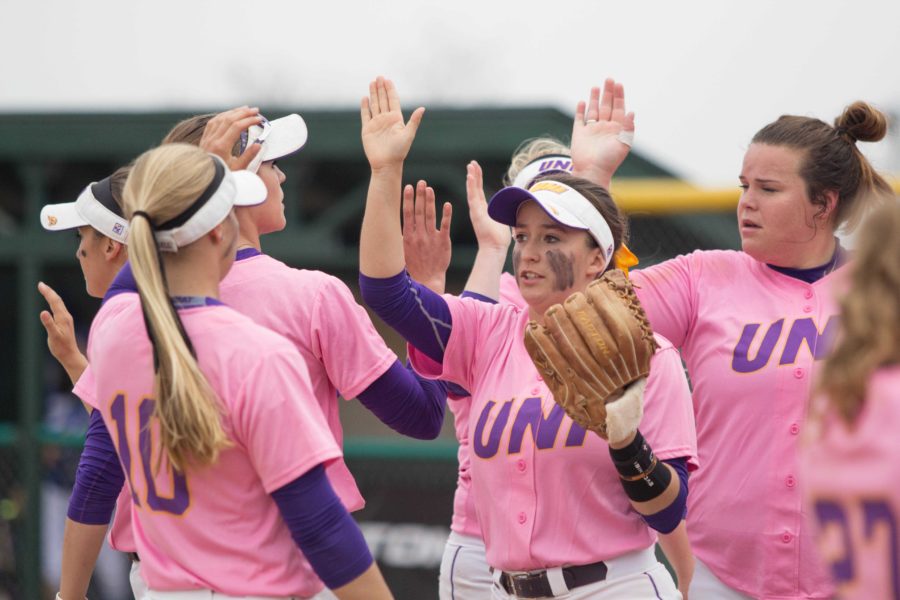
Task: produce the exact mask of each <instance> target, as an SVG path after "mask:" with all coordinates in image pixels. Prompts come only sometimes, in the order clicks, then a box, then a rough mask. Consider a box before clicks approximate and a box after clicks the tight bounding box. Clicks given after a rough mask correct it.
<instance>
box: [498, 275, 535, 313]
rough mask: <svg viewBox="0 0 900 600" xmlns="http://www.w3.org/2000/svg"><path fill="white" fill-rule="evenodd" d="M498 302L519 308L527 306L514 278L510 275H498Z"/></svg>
mask: <svg viewBox="0 0 900 600" xmlns="http://www.w3.org/2000/svg"><path fill="white" fill-rule="evenodd" d="M500 302H501V303H505V304H512V305H513V306H518V307H519V308H526V307H527V306H528V304H527V303H526V302H525V298H523V297H522V292H520V291H519V284H518V283H516V278H515V277H514V276H513V275H511V274H510V273H503V274H502V275H500Z"/></svg>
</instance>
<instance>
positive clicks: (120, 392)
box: [88, 294, 340, 596]
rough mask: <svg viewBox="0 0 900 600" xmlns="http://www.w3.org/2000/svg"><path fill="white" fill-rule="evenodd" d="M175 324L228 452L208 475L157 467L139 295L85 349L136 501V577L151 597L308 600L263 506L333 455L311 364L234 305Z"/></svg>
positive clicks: (205, 470) (286, 539)
mask: <svg viewBox="0 0 900 600" xmlns="http://www.w3.org/2000/svg"><path fill="white" fill-rule="evenodd" d="M180 315H181V318H182V321H183V323H184V326H185V329H186V331H187V333H188V335H189V336H190V339H191V341H192V343H193V346H194V348H195V350H196V352H197V359H198V362H199V364H200V368H201V369H202V371H203V373H204V375H205V376H206V377H207V380H208V381H209V382H210V384H211V385H212V387H213V389H214V390H215V392H216V394H217V396H218V398H219V399H220V402H221V403H222V408H223V426H224V428H225V432H226V434H227V436H228V438H229V439H230V440H231V442H232V444H233V445H232V446H231V447H229V448H227V449H225V450H223V451H222V452H221V454H220V456H219V459H218V461H217V462H216V463H215V464H214V465H212V466H209V467H202V468H188V469H187V471H186V473H184V474H179V473H177V472H175V471H173V470H172V469H171V467H170V466H169V465H168V464H167V461H165V460H162V461H161V462H158V461H159V458H160V455H161V452H160V448H159V445H158V436H159V425H158V421H156V420H155V419H154V418H153V417H152V413H153V408H154V407H153V403H154V400H153V397H152V396H153V388H154V385H153V362H152V352H151V346H150V342H149V340H148V339H147V334H146V328H145V325H144V319H143V316H142V313H141V306H140V300H139V298H138V296H137V295H136V294H121V295H119V296H116V297H114V298H112V299H110V300H109V301H107V303H106V304H104V306H103V307H102V308H101V309H100V312H99V313H98V314H97V317H96V319H95V320H94V323H93V325H92V327H91V336H90V340H89V344H88V355H89V359H90V362H91V366H92V369H93V373H94V378H95V381H96V384H95V393H94V394H93V396H94V408H95V409H98V410H100V411H101V412H102V415H103V420H104V423H105V424H106V426H107V429H109V432H110V435H111V437H112V439H113V443H114V444H115V445H116V447H117V451H118V453H119V458H120V459H121V461H122V466H123V470H124V471H125V473H126V474H127V480H128V482H129V485H130V487H131V490H132V495H133V498H134V503H133V507H134V510H133V516H134V520H133V522H132V527H133V530H134V536H135V539H136V542H137V550H138V553H139V554H140V556H141V563H140V564H141V574H142V575H143V577H144V579H145V580H146V581H147V584H148V586H149V587H150V589H155V590H188V589H197V588H205V589H212V590H214V591H218V592H220V593H224V594H229V595H235V596H245V595H256V596H259V595H264V596H290V595H299V596H311V595H314V594H316V593H318V591H319V590H321V589H322V587H323V586H322V583H321V582H320V581H319V580H318V578H316V577H315V575H314V574H313V573H312V570H311V568H310V566H309V564H308V563H307V562H306V560H305V558H304V557H303V555H302V554H301V553H300V551H299V549H298V548H297V547H296V545H295V544H294V541H293V540H292V538H291V534H290V532H289V531H288V528H287V526H286V525H285V524H284V521H283V520H282V519H281V515H280V513H279V511H278V508H277V506H276V505H275V502H274V501H273V500H272V498H271V496H270V494H271V492H273V491H275V490H277V489H279V488H280V487H283V486H284V485H285V484H287V483H290V482H291V481H293V480H294V479H296V478H297V477H299V476H300V475H302V474H304V473H305V472H307V471H308V470H309V469H311V468H312V467H314V466H316V465H318V464H321V463H326V462H329V461H333V460H335V459H337V458H338V457H340V449H339V448H338V447H337V444H336V443H335V441H334V438H333V436H332V435H331V432H330V431H329V429H328V425H327V424H326V423H325V419H324V418H323V416H322V413H321V411H320V410H319V407H318V403H317V402H316V400H315V398H314V396H313V392H312V389H311V385H310V382H309V376H308V374H307V372H306V366H305V364H304V362H303V360H302V359H301V357H300V356H299V354H298V353H297V351H296V350H295V349H294V347H293V346H292V345H291V344H290V343H289V342H288V341H287V340H285V339H284V338H282V337H281V336H279V335H277V334H275V333H272V332H271V331H268V330H266V329H264V328H263V327H260V326H259V325H257V324H256V323H254V322H253V321H251V320H250V319H249V318H247V317H245V316H243V315H241V314H239V313H238V312H236V311H234V310H233V309H231V308H229V307H226V306H203V307H197V308H190V309H186V310H182V311H181V312H180ZM156 465H159V470H158V472H156V473H154V471H153V469H154V468H155V467H156Z"/></svg>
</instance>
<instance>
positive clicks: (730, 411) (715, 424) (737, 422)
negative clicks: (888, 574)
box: [631, 251, 845, 599]
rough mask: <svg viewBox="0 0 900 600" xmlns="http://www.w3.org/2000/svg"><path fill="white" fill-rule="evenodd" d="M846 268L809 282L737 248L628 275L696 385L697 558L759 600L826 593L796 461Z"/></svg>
mask: <svg viewBox="0 0 900 600" xmlns="http://www.w3.org/2000/svg"><path fill="white" fill-rule="evenodd" d="M844 271H845V269H839V270H838V271H837V272H835V273H832V274H831V275H828V276H827V277H825V278H823V279H821V280H819V281H817V282H816V283H813V284H807V283H804V282H803V281H800V280H798V279H795V278H793V277H789V276H787V275H783V274H781V273H779V272H777V271H775V270H773V269H770V268H769V267H767V266H766V265H765V264H763V263H760V262H759V261H756V260H754V259H753V258H751V257H750V256H748V255H747V254H744V253H743V252H734V251H702V252H694V253H692V254H689V255H686V256H679V257H677V258H674V259H672V260H669V261H666V262H664V263H662V264H660V265H656V266H653V267H650V268H648V269H643V270H640V271H632V273H631V278H632V280H633V281H634V285H635V289H636V291H637V294H638V296H639V298H640V300H641V303H642V304H643V306H644V309H645V310H646V311H647V315H648V316H649V317H650V323H651V325H652V326H653V328H654V330H656V331H658V332H659V333H661V334H662V335H664V336H665V337H667V338H668V339H670V340H671V341H672V343H673V344H675V346H676V347H678V348H680V349H681V354H682V357H683V358H684V360H685V362H686V363H687V367H688V373H689V374H690V378H691V383H692V384H693V390H694V391H693V397H694V412H695V413H696V416H697V445H698V449H699V451H700V460H701V462H702V464H703V468H702V469H700V470H699V471H698V472H697V473H696V475H694V476H693V477H692V478H691V491H690V505H689V510H688V534H689V537H690V540H691V545H692V547H693V550H694V553H695V554H696V555H697V557H698V558H699V559H700V560H702V561H703V562H704V563H705V564H706V565H707V566H708V567H709V568H710V569H711V570H712V572H713V573H714V574H715V575H716V576H717V577H718V578H719V579H721V580H722V581H723V582H724V583H726V584H727V585H729V586H730V587H732V588H734V589H736V590H739V591H741V592H743V593H745V594H748V595H750V596H753V597H755V598H780V599H784V598H827V597H830V590H831V587H830V584H829V582H828V577H827V574H826V572H825V570H824V568H823V566H822V564H821V563H820V561H819V560H818V559H817V557H816V554H815V550H814V548H813V540H812V536H811V534H810V531H809V529H808V527H806V526H805V524H804V518H803V514H802V510H801V503H802V494H801V489H802V488H803V487H804V485H805V482H804V481H803V480H802V478H801V476H800V474H799V465H798V460H799V457H800V452H799V449H800V439H801V435H800V434H801V433H802V432H803V429H804V425H805V422H806V407H807V399H808V398H809V394H810V391H811V387H812V384H813V380H814V375H815V369H816V368H817V366H818V365H819V364H820V363H819V362H818V361H820V360H821V359H822V358H824V356H825V353H826V350H827V349H828V347H829V345H830V340H831V339H832V338H833V336H834V334H835V330H836V326H837V312H838V311H837V306H836V304H835V302H834V300H833V297H832V295H833V292H834V284H835V282H836V281H838V280H839V279H840V278H841V273H843V272H844Z"/></svg>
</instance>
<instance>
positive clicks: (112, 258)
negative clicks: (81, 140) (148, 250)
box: [38, 167, 146, 600]
mask: <svg viewBox="0 0 900 600" xmlns="http://www.w3.org/2000/svg"><path fill="white" fill-rule="evenodd" d="M129 172H130V167H122V168H120V169H118V170H117V171H116V172H114V173H113V174H112V175H111V176H109V177H107V178H106V179H103V180H101V181H98V182H94V183H91V184H90V185H88V186H87V187H86V188H85V189H84V190H83V191H82V192H81V194H79V196H78V199H77V200H76V201H75V202H69V203H64V204H49V205H47V206H44V207H43V209H42V210H41V224H42V225H43V226H44V228H45V229H47V230H49V231H65V230H70V229H77V231H78V237H79V245H78V249H77V250H76V257H77V258H78V262H79V264H80V266H81V270H82V274H83V275H84V279H85V284H86V287H87V291H88V294H89V295H91V296H94V297H98V298H99V297H104V296H105V295H106V294H107V293H108V290H109V288H110V286H111V284H112V281H113V279H114V277H115V276H116V273H117V272H118V271H119V270H120V269H121V267H122V266H123V265H124V264H125V262H126V260H127V258H128V248H127V245H126V241H127V236H128V221H127V220H126V219H125V216H124V214H123V211H122V189H123V188H124V187H125V180H126V179H127V178H128V173H129ZM38 291H40V293H41V294H42V295H43V296H44V298H45V299H46V300H47V303H48V304H49V306H50V311H42V312H41V314H40V318H41V323H43V325H44V327H45V328H46V330H47V345H48V346H49V348H50V352H51V354H53V356H54V358H56V359H57V360H58V361H59V363H60V364H61V365H62V366H63V368H65V370H66V372H67V373H68V375H69V377H70V379H71V380H72V383H73V384H74V385H75V389H74V390H73V391H74V393H75V394H76V395H77V396H78V397H79V398H81V399H82V401H83V402H85V406H86V407H89V406H90V404H89V398H90V397H91V396H92V391H90V389H89V388H90V386H91V385H92V384H93V381H92V377H91V375H90V372H88V376H87V377H84V379H82V375H83V373H85V371H86V369H87V365H88V363H87V358H86V357H85V356H84V355H83V354H81V351H80V350H79V349H78V344H77V342H76V340H75V330H74V326H73V321H72V316H71V315H70V314H69V311H68V310H67V309H66V306H65V303H64V302H63V300H62V298H60V297H59V295H58V294H57V293H56V292H55V291H54V290H53V289H51V288H50V286H48V285H46V284H44V283H39V284H38ZM88 380H91V381H88ZM90 411H91V409H90V408H89V410H88V412H90ZM96 435H97V427H96V424H95V425H94V426H93V427H91V428H90V429H89V430H88V439H87V441H86V444H87V445H92V444H93V443H94V439H93V438H94V436H96ZM83 459H84V457H83ZM88 468H89V465H85V464H84V463H83V460H82V461H80V463H79V473H80V474H81V476H80V477H77V478H76V485H75V489H74V490H73V493H74V494H75V495H76V498H81V499H82V500H83V501H84V500H86V499H85V498H84V495H85V494H84V492H85V486H84V481H83V480H84V473H85V470H86V469H88ZM77 504H78V503H77V502H76V503H75V505H73V504H72V503H71V502H70V505H73V508H74V510H75V511H77V512H78V513H79V514H80V515H81V517H80V519H81V522H78V521H73V520H72V519H67V520H66V533H65V538H64V548H63V552H62V570H61V573H60V590H61V594H62V595H63V596H64V597H72V598H79V597H83V596H84V594H85V593H86V592H87V589H88V586H89V584H90V579H91V572H92V571H93V566H91V567H90V568H85V563H84V561H85V557H86V556H90V557H94V558H93V560H91V561H90V562H91V565H93V563H94V561H95V560H96V557H97V555H98V553H99V552H100V547H101V546H102V544H103V538H104V537H105V536H106V532H107V524H108V523H109V520H108V519H105V520H103V519H101V521H100V522H97V523H94V522H88V521H89V519H88V517H87V516H86V515H85V513H84V511H83V510H82V509H81V508H80V507H77ZM130 505H131V497H130V495H129V494H127V493H125V492H124V491H123V493H121V494H120V495H119V497H118V499H117V503H116V518H115V519H113V524H112V527H111V528H110V529H109V545H110V547H112V548H113V549H114V550H118V551H119V552H122V553H124V554H127V555H129V556H131V557H135V556H137V554H136V552H137V545H136V543H135V540H134V535H133V534H132V531H131V520H130V517H129V516H127V515H130V511H131V506H130ZM130 580H131V587H132V592H133V593H134V596H135V598H137V600H142V599H143V598H144V595H145V594H146V585H145V584H144V582H143V580H142V579H141V577H140V571H139V569H138V565H137V563H136V562H134V561H133V562H132V567H131V573H130Z"/></svg>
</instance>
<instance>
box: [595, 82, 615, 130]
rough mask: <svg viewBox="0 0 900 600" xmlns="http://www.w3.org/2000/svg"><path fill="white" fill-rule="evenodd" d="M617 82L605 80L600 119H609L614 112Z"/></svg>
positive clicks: (598, 118)
mask: <svg viewBox="0 0 900 600" xmlns="http://www.w3.org/2000/svg"><path fill="white" fill-rule="evenodd" d="M615 88H616V82H615V81H614V80H612V79H607V80H606V81H604V82H603V97H602V98H601V100H600V107H599V113H598V114H599V116H598V117H597V120H598V121H609V120H610V117H611V116H612V112H613V97H614V95H615Z"/></svg>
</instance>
